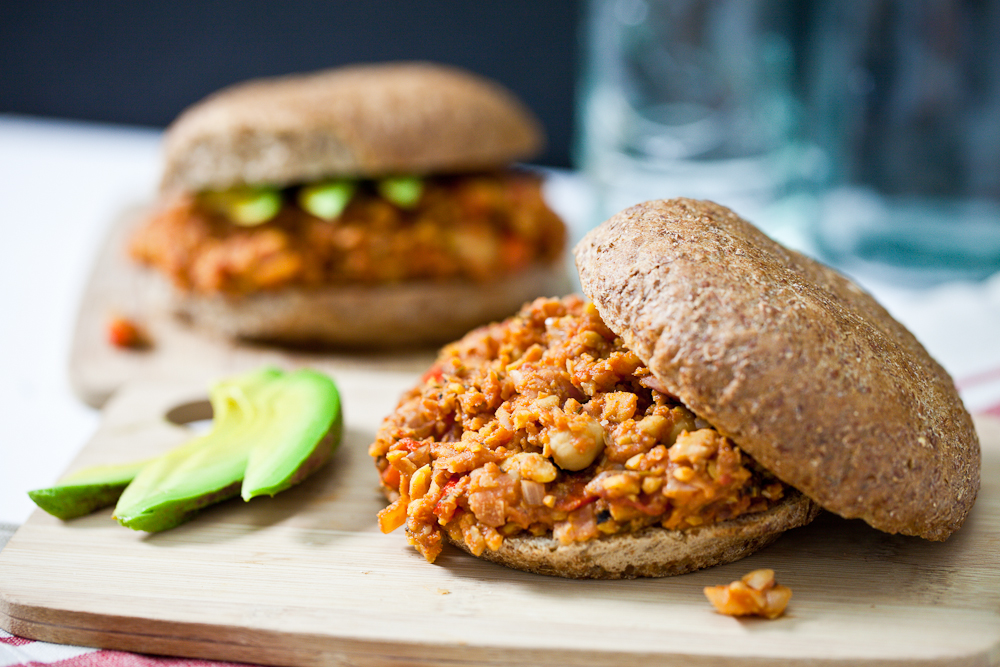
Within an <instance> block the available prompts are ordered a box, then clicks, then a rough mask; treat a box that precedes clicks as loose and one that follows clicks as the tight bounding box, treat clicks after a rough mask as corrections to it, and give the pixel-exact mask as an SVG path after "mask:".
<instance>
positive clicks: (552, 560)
mask: <svg viewBox="0 0 1000 667" xmlns="http://www.w3.org/2000/svg"><path fill="white" fill-rule="evenodd" d="M819 511H820V509H819V506H818V505H816V504H815V503H813V502H812V501H811V500H809V498H807V497H805V496H804V495H802V494H800V493H794V492H793V494H792V495H789V496H788V497H786V498H785V499H784V500H782V501H781V502H780V503H778V504H777V505H775V506H774V507H772V508H771V509H769V510H767V511H764V512H758V513H755V514H744V515H742V516H739V517H737V518H735V519H731V520H729V521H723V522H722V523H717V524H713V525H709V526H701V527H698V528H686V529H684V530H668V529H666V528H659V527H652V528H646V529H644V530H641V531H639V532H638V533H619V534H617V535H611V536H608V537H602V538H599V539H595V540H589V541H586V542H573V543H571V544H567V545H562V544H560V543H559V542H558V540H555V539H553V538H551V537H530V536H529V537H520V536H515V537H508V538H506V539H504V541H503V543H502V544H501V546H500V549H498V550H497V551H490V550H489V549H485V550H483V552H482V554H480V556H479V557H480V558H483V559H485V560H489V561H492V562H494V563H498V564H500V565H506V566H507V567H511V568H514V569H517V570H525V571H526V572H534V573H536V574H547V575H551V576H557V577H566V578H569V579H634V578H636V577H670V576H674V575H678V574H685V573H687V572H693V571H695V570H700V569H702V568H705V567H711V566H713V565H723V564H725V563H731V562H733V561H736V560H739V559H741V558H745V557H746V556H749V555H750V554H752V553H753V552H755V551H757V550H759V549H763V548H764V547H766V546H767V545H769V544H771V543H772V542H774V541H775V540H776V539H778V537H779V536H780V535H781V533H783V532H785V531H786V530H789V529H791V528H797V527H799V526H804V525H805V524H807V523H809V522H810V521H812V520H813V519H814V518H816V515H817V514H819ZM448 540H449V541H450V542H451V543H452V544H455V545H456V546H457V547H459V548H460V549H462V550H464V551H469V548H468V547H467V546H466V545H465V543H464V542H456V541H454V540H451V539H450V538H448Z"/></svg>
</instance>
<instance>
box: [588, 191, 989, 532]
mask: <svg viewBox="0 0 1000 667" xmlns="http://www.w3.org/2000/svg"><path fill="white" fill-rule="evenodd" d="M575 252H576V263H577V267H578V269H579V272H580V278H581V282H582V285H583V290H584V292H585V293H586V294H587V296H588V297H589V298H590V299H591V300H592V301H593V302H594V304H595V305H596V307H597V309H598V311H599V312H600V314H601V317H602V318H603V319H604V321H605V323H606V324H607V325H608V326H609V327H610V328H611V329H612V330H614V331H615V332H616V333H617V334H618V335H620V336H622V338H623V339H624V341H625V344H626V345H627V346H628V347H629V348H630V349H631V350H633V351H634V352H635V353H636V354H637V355H638V356H639V357H640V358H641V359H642V360H643V361H644V362H645V363H646V364H647V365H648V367H649V369H650V370H651V372H652V373H653V374H654V375H655V376H656V378H657V379H658V380H659V381H660V382H661V383H662V384H663V386H664V388H665V389H666V390H668V391H669V392H670V393H672V394H674V395H676V396H677V397H678V398H680V399H681V400H682V401H683V402H684V403H685V404H686V405H687V406H688V407H690V408H691V409H692V410H693V411H694V412H695V413H696V414H698V415H699V416H701V417H702V418H704V419H705V420H707V421H709V422H710V423H711V424H713V425H714V426H715V427H716V428H718V430H719V431H720V432H721V433H723V434H724V435H726V436H728V437H729V438H731V439H732V440H733V441H734V442H736V443H737V444H738V445H739V446H740V447H741V448H742V449H743V450H744V451H746V452H747V453H748V454H750V455H751V456H753V457H754V458H755V459H756V460H757V461H758V462H759V463H760V464H761V465H763V466H764V467H766V468H767V469H769V470H770V471H771V472H773V473H774V474H775V475H776V476H777V477H779V478H780V479H781V480H782V481H784V482H785V483H787V484H789V485H791V486H794V487H796V488H798V489H799V490H800V491H802V492H803V493H805V494H806V495H807V496H809V497H810V498H812V499H813V500H815V501H816V502H817V503H819V504H820V505H821V506H823V507H824V508H826V509H828V510H830V511H832V512H835V513H837V514H839V515H841V516H843V517H846V518H861V519H863V520H864V521H866V522H867V523H869V524H870V525H872V526H873V527H875V528H878V529H880V530H883V531H885V532H889V533H902V534H906V535H917V536H920V537H924V538H927V539H931V540H944V539H946V538H947V537H948V536H949V535H951V534H952V533H953V532H954V531H955V530H957V529H958V528H959V527H960V526H961V525H962V522H963V521H964V520H965V517H966V516H967V515H968V513H969V511H970V509H971V508H972V505H973V503H974V502H975V498H976V494H977V492H978V489H979V477H980V450H979V441H978V438H977V436H976V432H975V430H974V428H973V424H972V419H971V417H970V416H969V414H968V412H967V411H966V410H965V408H964V406H963V405H962V401H961V399H960V398H959V396H958V392H957V390H956V389H955V386H954V383H953V382H952V380H951V378H950V377H949V376H948V374H947V372H945V370H944V369H943V368H942V367H941V366H940V365H939V364H938V363H937V362H936V361H934V359H932V358H931V356H930V355H929V354H928V353H927V352H926V350H924V348H923V347H922V346H921V344H920V343H919V342H918V341H917V339H916V338H915V337H914V336H913V335H912V334H911V333H910V332H909V331H907V329H906V328H905V327H903V325H901V324H900V323H898V322H897V321H896V320H894V319H893V318H892V317H891V316H890V315H889V313H888V312H886V310H885V309H884V308H882V306H880V305H879V304H878V303H877V302H876V301H875V300H874V299H873V298H872V297H871V296H870V295H868V294H867V293H865V292H864V291H862V290H861V289H860V288H858V287H857V286H856V285H854V284H853V283H851V282H850V281H849V280H847V279H846V278H844V277H843V276H841V275H840V274H839V273H837V272H835V271H833V270H832V269H830V268H828V267H826V266H823V265H821V264H819V263H817V262H814V261H813V260H811V259H809V258H807V257H805V256H803V255H801V254H799V253H796V252H793V251H791V250H788V249H786V248H784V247H783V246H781V245H779V244H777V243H775V242H774V241H772V240H771V239H769V238H768V237H767V236H765V235H764V234H763V233H761V232H760V231H758V230H757V229H756V228H755V227H753V226H752V225H750V224H749V223H747V222H746V221H744V220H742V219H741V218H740V217H739V216H737V215H736V214H734V213H733V212H732V211H730V210H728V209H726V208H724V207H722V206H719V205H716V204H713V203H711V202H701V201H692V200H686V199H676V200H670V201H650V202H645V203H642V204H639V205H637V206H633V207H631V208H628V209H626V210H624V211H622V212H621V213H619V214H617V215H615V216H614V217H612V218H611V219H610V220H608V221H606V222H605V223H604V224H602V225H601V226H599V227H598V228H597V229H594V230H593V231H591V232H590V233H589V234H588V235H587V236H586V237H585V238H584V239H583V240H582V241H581V242H580V244H579V245H578V246H577V247H576V250H575Z"/></svg>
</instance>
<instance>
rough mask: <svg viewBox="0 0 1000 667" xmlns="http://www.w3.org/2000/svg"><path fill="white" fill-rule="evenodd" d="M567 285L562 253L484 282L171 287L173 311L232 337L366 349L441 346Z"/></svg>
mask: <svg viewBox="0 0 1000 667" xmlns="http://www.w3.org/2000/svg"><path fill="white" fill-rule="evenodd" d="M567 291H569V279H568V277H567V272H566V267H565V266H564V262H563V260H562V258H560V259H558V260H556V261H554V262H552V263H549V264H541V265H535V266H533V267H529V268H528V269H525V270H523V271H521V272H519V273H516V274H513V275H509V276H504V277H502V278H500V279H498V280H494V281H491V282H487V283H477V282H471V281H463V280H453V281H443V282H431V281H410V282H403V283H396V284H392V285H375V286H365V285H349V286H339V287H326V288H321V289H313V290H306V289H299V288H284V289H281V290H275V291H272V292H258V293H254V294H249V295H246V296H240V297H227V296H223V295H211V296H205V295H199V294H193V293H190V292H179V291H175V292H174V309H175V310H176V311H177V312H178V313H180V314H181V315H183V316H184V317H186V318H189V319H190V320H191V321H192V322H193V323H194V324H195V325H196V326H198V327H200V328H204V329H207V330H210V331H213V332H215V333H218V334H222V335H224V336H226V337H228V338H245V339H252V340H262V341H270V342H279V343H319V344H327V345H337V346H354V347H364V348H379V347H391V346H400V345H427V344H438V343H443V342H447V341H449V340H453V339H455V338H457V337H459V336H461V335H462V334H464V333H466V332H467V331H468V330H469V329H471V328H473V327H475V326H478V325H480V324H483V323H484V322H490V321H492V320H497V319H501V318H503V317H506V316H508V315H510V314H512V313H514V312H516V311H517V309H518V308H520V307H521V305H522V304H523V303H524V302H525V301H527V300H530V299H532V298H534V297H536V296H538V295H539V294H551V295H558V294H564V293H566V292H567Z"/></svg>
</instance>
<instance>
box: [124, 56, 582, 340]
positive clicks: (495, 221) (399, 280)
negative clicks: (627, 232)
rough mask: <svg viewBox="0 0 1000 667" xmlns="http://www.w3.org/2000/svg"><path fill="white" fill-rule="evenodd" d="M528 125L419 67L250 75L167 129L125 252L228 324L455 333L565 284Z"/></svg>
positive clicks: (500, 105) (501, 99) (372, 334)
mask: <svg viewBox="0 0 1000 667" xmlns="http://www.w3.org/2000/svg"><path fill="white" fill-rule="evenodd" d="M542 143H543V137H542V132H541V129H540V126H539V124H538V122H537V121H536V120H535V118H534V117H533V116H532V115H531V114H530V112H529V111H528V110H527V109H526V108H525V107H524V106H523V105H522V104H521V103H520V102H519V101H518V100H517V99H515V98H514V96H513V95H512V94H511V93H509V92H508V91H506V90H505V89H503V88H501V87H500V86H499V85H497V84H495V83H493V82H491V81H488V80H486V79H483V78H481V77H478V76H475V75H472V74H470V73H468V72H464V71H461V70H457V69H453V68H449V67H443V66H439V65H432V64H426V63H400V64H384V65H366V66H354V67H345V68H340V69H334V70H327V71H323V72H318V73H314V74H308V75H300V76H291V77H283V78H277V79H265V80H258V81H251V82H247V83H243V84H239V85H236V86H233V87H231V88H228V89H225V90H222V91H220V92H218V93H216V94H214V95H212V96H210V97H208V98H207V99H205V100H204V101H202V102H200V103H198V104H196V105H195V106H193V107H191V108H190V109H188V110H187V111H185V112H184V113H183V114H182V115H181V116H180V117H179V118H178V119H177V121H175V123H174V124H173V125H172V126H171V127H170V128H169V129H168V131H167V134H166V138H165V150H166V156H165V158H166V163H165V168H164V177H163V184H162V190H163V203H162V204H161V205H160V207H159V208H158V210H157V211H156V212H155V213H154V214H153V215H152V216H151V217H150V219H149V220H148V222H146V224H145V225H144V226H143V227H141V228H140V229H139V230H138V232H137V233H136V234H135V235H134V236H133V238H132V242H131V245H130V253H131V255H132V256H133V258H134V259H136V260H137V261H139V262H141V263H143V264H146V265H149V266H151V267H154V268H155V269H157V270H158V272H159V273H161V274H163V275H165V276H166V277H167V278H168V279H169V280H170V282H171V283H172V284H173V287H174V294H175V296H176V297H177V298H176V300H175V308H176V309H177V310H178V311H179V312H181V313H182V314H185V315H186V316H188V317H190V318H191V319H193V320H194V321H195V323H196V324H198V325H200V326H202V327H204V328H208V329H211V330H215V331H217V332H220V333H222V334H224V335H227V336H234V337H245V338H253V339H262V340H272V341H280V342H319V343H329V344H337V345H362V346H389V345H400V344H423V343H433V342H440V341H444V340H448V339H451V338H454V337H455V336H457V335H459V334H460V333H462V332H464V331H466V330H468V329H469V328H470V327H472V326H474V325H477V324H480V323H483V322H486V321H490V320H492V319H496V318H499V317H503V316H505V315H507V314H509V313H511V312H513V311H515V310H516V309H517V307H518V306H519V305H520V304H521V303H522V302H523V301H525V300H526V299H529V298H532V297H534V296H537V295H541V294H550V293H559V292H561V291H564V290H565V287H564V281H565V271H564V267H563V261H562V256H563V248H564V245H565V235H566V232H565V227H564V225H563V223H562V222H561V221H560V220H559V218H558V217H557V216H556V215H555V214H554V213H553V212H552V211H551V210H550V209H549V208H548V206H547V205H546V203H545V201H544V200H543V198H542V193H541V180H540V178H539V177H538V176H537V175H535V174H532V173H529V172H527V171H523V170H517V169H513V168H511V165H512V164H513V163H514V162H515V161H519V160H525V159H528V158H530V157H532V156H534V155H536V154H537V152H538V151H539V149H540V148H541V146H542Z"/></svg>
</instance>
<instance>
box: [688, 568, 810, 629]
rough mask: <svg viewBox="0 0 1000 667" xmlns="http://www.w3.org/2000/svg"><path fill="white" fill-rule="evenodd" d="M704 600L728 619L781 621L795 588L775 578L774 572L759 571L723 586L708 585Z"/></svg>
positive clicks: (768, 570)
mask: <svg viewBox="0 0 1000 667" xmlns="http://www.w3.org/2000/svg"><path fill="white" fill-rule="evenodd" d="M704 592H705V597H707V598H708V601H709V602H711V603H712V605H713V606H714V607H715V609H716V611H718V612H719V613H720V614H725V615H727V616H763V617H764V618H778V617H779V616H781V615H782V614H784V613H785V607H787V606H788V601H789V600H791V599H792V589H790V588H788V587H787V586H782V585H781V584H779V583H778V582H777V581H775V579H774V570H770V569H766V568H764V569H760V570H754V571H753V572H750V573H748V574H745V575H743V577H742V578H741V579H740V580H739V581H734V582H732V583H729V584H726V585H724V586H706V587H705V588H704Z"/></svg>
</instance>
